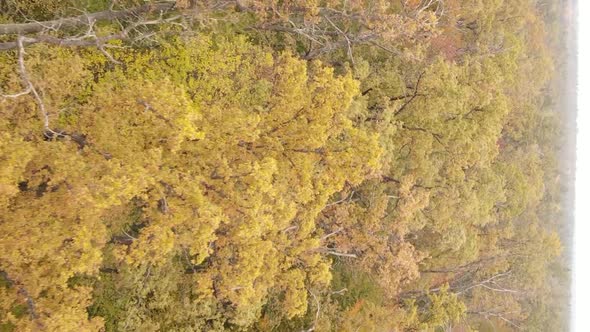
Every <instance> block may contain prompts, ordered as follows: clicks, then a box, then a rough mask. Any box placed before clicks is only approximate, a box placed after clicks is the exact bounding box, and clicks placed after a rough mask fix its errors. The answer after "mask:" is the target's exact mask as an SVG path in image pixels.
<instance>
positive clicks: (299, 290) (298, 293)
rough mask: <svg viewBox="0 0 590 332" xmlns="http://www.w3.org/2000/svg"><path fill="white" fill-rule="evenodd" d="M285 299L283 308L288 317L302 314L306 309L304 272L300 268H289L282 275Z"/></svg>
mask: <svg viewBox="0 0 590 332" xmlns="http://www.w3.org/2000/svg"><path fill="white" fill-rule="evenodd" d="M282 283H284V284H285V286H286V288H285V290H284V292H285V293H284V296H285V299H284V300H283V308H284V310H285V314H286V315H287V317H288V318H292V317H294V316H299V315H303V314H304V313H305V312H306V311H307V290H306V289H305V274H304V273H303V271H301V270H290V271H288V272H286V273H285V274H284V275H283V280H282Z"/></svg>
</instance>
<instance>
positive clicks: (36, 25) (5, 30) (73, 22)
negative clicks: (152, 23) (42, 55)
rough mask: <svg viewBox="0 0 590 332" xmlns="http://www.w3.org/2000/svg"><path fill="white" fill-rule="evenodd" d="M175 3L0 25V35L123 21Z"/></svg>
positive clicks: (172, 5) (150, 4) (166, 7)
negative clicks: (91, 22) (105, 21)
mask: <svg viewBox="0 0 590 332" xmlns="http://www.w3.org/2000/svg"><path fill="white" fill-rule="evenodd" d="M174 4H175V1H162V2H156V3H147V4H145V5H142V6H139V7H135V8H130V9H126V10H119V11H114V10H112V9H109V10H105V11H101V12H96V13H92V14H84V15H79V16H74V17H66V18H61V19H57V20H51V21H43V22H38V21H34V22H31V23H9V24H0V35H11V34H15V35H16V34H18V35H24V34H30V33H37V32H43V31H47V30H55V29H62V28H73V27H80V26H84V25H86V24H88V21H89V20H92V21H104V20H108V21H113V20H116V19H123V18H127V17H134V16H135V17H137V16H139V15H140V14H143V13H149V12H158V11H160V12H161V11H168V10H171V9H172V8H173V7H174Z"/></svg>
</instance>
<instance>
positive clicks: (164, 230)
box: [126, 225, 174, 266]
mask: <svg viewBox="0 0 590 332" xmlns="http://www.w3.org/2000/svg"><path fill="white" fill-rule="evenodd" d="M130 249H131V251H130V253H129V255H128V256H127V257H126V261H127V264H130V265H134V266H137V265H139V264H146V263H147V264H153V265H155V266H157V265H161V264H163V263H164V262H165V261H167V260H168V259H170V254H171V253H172V250H173V249H174V234H173V233H172V231H171V230H170V229H169V228H168V227H165V226H163V225H150V226H147V227H146V228H144V229H142V231H141V233H140V235H139V238H137V240H135V241H133V244H132V245H131V248H130Z"/></svg>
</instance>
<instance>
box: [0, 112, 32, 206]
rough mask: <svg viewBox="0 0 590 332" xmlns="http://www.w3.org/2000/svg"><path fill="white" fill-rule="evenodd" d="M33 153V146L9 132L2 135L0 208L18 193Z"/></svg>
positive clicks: (0, 142)
mask: <svg viewBox="0 0 590 332" xmlns="http://www.w3.org/2000/svg"><path fill="white" fill-rule="evenodd" d="M1 125H2V123H1V122H0V126H1ZM0 128H2V127H0ZM3 129H4V128H2V129H0V131H3ZM33 153H34V149H33V147H32V146H31V144H29V143H26V142H24V141H23V140H21V139H15V138H13V137H12V135H10V133H9V132H8V131H6V132H2V133H0V208H2V207H3V206H4V205H5V204H7V203H8V200H9V199H10V198H11V197H12V196H14V195H16V194H17V193H18V182H19V181H21V180H22V179H23V172H24V171H25V167H26V165H27V163H28V162H29V161H30V160H31V158H33V156H32V154H33Z"/></svg>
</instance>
